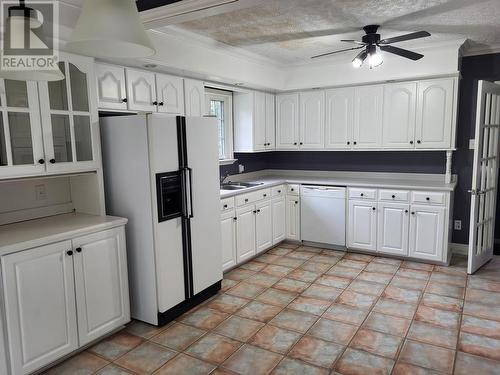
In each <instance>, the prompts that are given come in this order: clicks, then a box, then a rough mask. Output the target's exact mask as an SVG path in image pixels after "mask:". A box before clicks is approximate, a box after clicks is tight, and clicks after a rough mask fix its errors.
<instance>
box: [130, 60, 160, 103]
mask: <svg viewBox="0 0 500 375" xmlns="http://www.w3.org/2000/svg"><path fill="white" fill-rule="evenodd" d="M126 71H127V99H128V109H129V110H131V111H139V112H156V107H157V104H158V101H157V99H156V81H155V74H154V73H152V72H147V71H144V70H135V69H129V68H127V69H126Z"/></svg>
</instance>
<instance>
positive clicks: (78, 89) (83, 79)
mask: <svg viewBox="0 0 500 375" xmlns="http://www.w3.org/2000/svg"><path fill="white" fill-rule="evenodd" d="M69 77H70V79H69V82H70V86H71V99H72V100H71V101H72V104H73V111H78V112H88V111H89V98H88V85H87V74H85V73H84V72H82V71H81V70H80V69H78V68H77V67H76V66H75V65H73V64H71V63H70V64H69Z"/></svg>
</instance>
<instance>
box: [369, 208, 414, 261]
mask: <svg viewBox="0 0 500 375" xmlns="http://www.w3.org/2000/svg"><path fill="white" fill-rule="evenodd" d="M409 210H410V206H409V205H407V204H397V203H379V204H378V219H377V226H378V235H377V243H378V245H377V250H378V251H380V252H382V253H386V254H394V255H400V256H407V255H408V234H409V224H410V218H409V216H410V214H409Z"/></svg>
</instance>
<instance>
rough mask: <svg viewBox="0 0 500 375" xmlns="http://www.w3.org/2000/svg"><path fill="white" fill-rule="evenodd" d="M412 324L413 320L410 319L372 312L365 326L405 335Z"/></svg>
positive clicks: (379, 330) (392, 333)
mask: <svg viewBox="0 0 500 375" xmlns="http://www.w3.org/2000/svg"><path fill="white" fill-rule="evenodd" d="M410 324H411V320H409V319H404V318H398V317H395V316H390V315H385V314H380V313H377V312H371V313H370V315H369V316H368V318H367V319H366V321H365V322H364V323H363V328H368V329H371V330H374V331H378V332H383V333H389V334H391V335H396V336H401V337H404V336H405V335H406V333H407V332H408V328H409V327H410Z"/></svg>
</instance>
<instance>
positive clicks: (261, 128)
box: [253, 92, 267, 151]
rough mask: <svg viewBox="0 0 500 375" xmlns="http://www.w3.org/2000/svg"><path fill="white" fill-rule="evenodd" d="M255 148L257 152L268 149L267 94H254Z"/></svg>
mask: <svg viewBox="0 0 500 375" xmlns="http://www.w3.org/2000/svg"><path fill="white" fill-rule="evenodd" d="M253 146H254V150H256V151H260V150H265V149H266V148H267V137H266V94H265V93H263V92H254V94H253Z"/></svg>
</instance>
